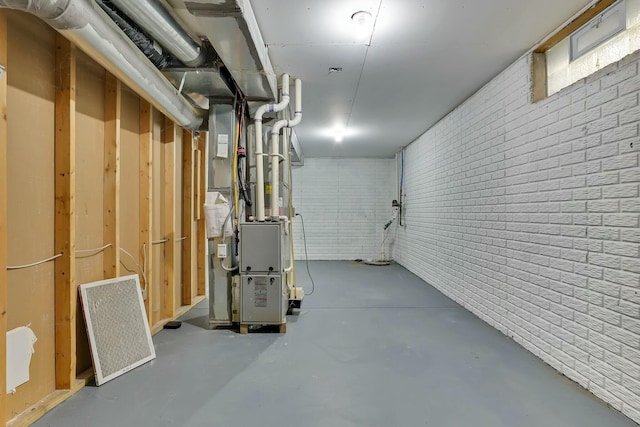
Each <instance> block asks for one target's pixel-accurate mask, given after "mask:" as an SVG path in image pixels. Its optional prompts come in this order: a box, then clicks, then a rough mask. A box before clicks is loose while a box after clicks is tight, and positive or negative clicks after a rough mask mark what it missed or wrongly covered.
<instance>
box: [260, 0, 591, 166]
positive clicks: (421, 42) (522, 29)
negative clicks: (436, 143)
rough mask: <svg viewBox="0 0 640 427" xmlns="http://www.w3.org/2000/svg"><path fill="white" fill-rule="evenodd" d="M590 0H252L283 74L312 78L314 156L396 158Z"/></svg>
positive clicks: (308, 113)
mask: <svg viewBox="0 0 640 427" xmlns="http://www.w3.org/2000/svg"><path fill="white" fill-rule="evenodd" d="M590 3H593V1H591V0H536V1H532V0H251V4H252V7H253V10H254V13H255V15H256V18H257V21H258V25H259V27H260V31H261V33H262V36H263V38H264V41H265V43H266V44H267V46H268V50H269V56H270V58H271V61H272V62H273V65H274V68H275V70H276V72H277V73H278V75H280V74H281V73H283V72H287V73H289V74H291V76H292V77H297V78H301V79H302V80H303V94H304V97H303V110H304V116H303V121H302V124H300V125H299V126H298V128H297V129H296V133H297V134H298V138H299V140H300V143H301V145H302V149H303V152H304V154H305V156H307V157H391V156H393V154H394V153H395V152H397V151H398V150H399V148H400V147H402V146H405V145H407V144H409V143H410V142H412V141H413V140H415V139H416V138H417V137H418V136H420V135H421V134H422V133H423V132H425V131H426V130H427V129H429V128H430V127H431V126H432V125H434V124H435V123H436V122H437V121H438V120H439V119H440V118H442V117H443V116H445V115H446V114H447V113H448V112H450V111H451V110H452V109H454V108H455V107H456V106H457V105H459V104H460V103H461V102H462V101H464V100H465V99H467V98H468V97H469V96H470V95H471V94H473V93H474V92H475V91H476V90H478V89H479V88H480V87H482V86H483V85H484V84H485V83H487V82H488V81H489V80H491V79H492V78H493V77H494V76H495V75H497V74H498V73H499V72H500V71H502V70H504V69H505V68H506V67H507V66H508V65H509V64H511V63H512V62H513V61H515V60H516V59H517V58H518V57H520V56H521V55H522V54H523V53H525V52H526V51H527V50H529V49H530V48H532V47H533V46H534V45H535V44H536V43H538V42H539V41H540V40H541V39H543V38H544V37H545V36H547V35H548V34H550V33H551V32H552V31H554V30H555V29H557V28H558V27H559V26H560V25H562V24H563V23H564V22H566V21H567V20H568V19H569V18H571V17H572V16H573V15H575V14H576V13H577V12H579V11H580V10H581V9H582V8H583V7H585V6H587V5H588V4H590ZM359 10H365V11H369V12H370V13H371V14H372V15H373V19H374V30H373V34H372V37H371V43H370V45H368V46H367V45H366V44H364V43H362V42H358V41H357V38H356V36H354V33H353V23H352V22H351V19H350V18H351V15H352V14H353V13H354V12H356V11H359ZM329 67H342V68H343V71H342V72H341V73H333V74H329ZM344 126H347V133H346V137H345V139H344V141H343V142H342V143H336V142H335V141H334V139H333V131H334V129H335V128H336V127H344Z"/></svg>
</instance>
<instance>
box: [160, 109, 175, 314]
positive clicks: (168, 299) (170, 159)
mask: <svg viewBox="0 0 640 427" xmlns="http://www.w3.org/2000/svg"><path fill="white" fill-rule="evenodd" d="M164 123H165V126H164V134H163V140H162V150H163V154H164V182H163V186H164V188H163V190H162V191H163V192H164V207H163V216H164V227H163V228H164V238H165V239H167V242H166V243H165V244H164V298H163V302H164V307H163V310H162V311H163V313H162V315H163V317H165V318H167V317H173V316H174V315H175V311H176V291H175V275H174V271H175V258H174V253H175V245H174V239H175V231H176V224H175V215H174V212H175V206H174V200H175V194H174V192H175V186H176V182H175V181H176V171H175V161H176V126H175V124H174V123H173V121H171V119H169V118H167V117H165V119H164Z"/></svg>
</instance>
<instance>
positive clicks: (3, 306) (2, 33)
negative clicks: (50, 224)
mask: <svg viewBox="0 0 640 427" xmlns="http://www.w3.org/2000/svg"><path fill="white" fill-rule="evenodd" d="M0 65H2V66H3V67H7V13H6V11H5V10H0ZM6 332H7V75H6V72H5V73H4V75H3V76H2V77H1V78H0V369H3V370H4V369H5V366H6V363H7V360H6V356H7V340H6V339H7V335H6ZM3 373H4V371H3ZM6 389H7V387H6V376H5V375H0V424H3V423H4V422H5V421H6V420H5V414H6V412H7V409H6V408H7V401H6V393H5V390H6Z"/></svg>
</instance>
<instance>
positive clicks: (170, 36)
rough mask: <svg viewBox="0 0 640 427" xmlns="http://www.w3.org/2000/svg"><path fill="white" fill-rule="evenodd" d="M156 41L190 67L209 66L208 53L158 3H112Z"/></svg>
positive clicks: (120, 0)
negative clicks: (207, 63)
mask: <svg viewBox="0 0 640 427" xmlns="http://www.w3.org/2000/svg"><path fill="white" fill-rule="evenodd" d="M111 3H113V4H114V5H115V6H116V7H117V8H118V9H120V10H121V11H122V12H124V13H125V15H127V16H128V17H129V18H131V19H132V20H133V21H134V22H135V23H136V24H138V25H139V26H140V27H141V28H142V29H143V30H144V31H146V32H147V34H149V35H150V36H151V37H153V39H154V40H156V41H157V42H158V43H160V44H161V45H162V46H163V47H164V48H165V49H167V50H168V51H169V52H171V54H172V55H173V56H175V57H176V58H177V59H178V60H179V61H180V62H182V63H183V64H184V65H186V66H188V67H199V66H201V65H202V64H204V63H205V61H206V59H207V57H206V51H205V49H203V48H202V44H201V43H200V42H199V41H198V42H196V41H195V40H193V39H192V38H191V36H190V35H189V34H188V33H187V32H186V31H185V30H184V28H182V26H181V25H180V24H178V22H177V21H176V19H175V18H174V17H173V15H171V13H169V11H168V10H167V9H166V8H165V7H164V6H163V5H162V3H161V2H160V1H158V0H111Z"/></svg>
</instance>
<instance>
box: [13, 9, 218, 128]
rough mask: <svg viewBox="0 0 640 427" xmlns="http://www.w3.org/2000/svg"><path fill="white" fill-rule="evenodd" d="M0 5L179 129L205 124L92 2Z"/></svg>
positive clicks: (198, 113)
mask: <svg viewBox="0 0 640 427" xmlns="http://www.w3.org/2000/svg"><path fill="white" fill-rule="evenodd" d="M0 7H4V8H10V9H16V10H21V11H24V12H28V13H30V14H32V15H34V16H36V17H38V18H40V19H42V20H43V21H45V22H46V23H47V24H49V25H51V26H52V27H53V28H55V29H56V30H57V31H58V32H59V33H60V34H62V35H63V36H64V37H66V38H67V39H68V40H70V41H71V42H72V43H74V44H75V45H77V46H78V47H79V48H80V49H82V50H83V51H84V52H85V53H87V54H88V55H89V56H90V57H92V58H93V59H94V60H95V61H96V62H98V63H99V64H100V65H102V66H103V67H104V68H105V69H107V70H109V71H110V72H111V73H112V74H114V75H115V76H116V77H118V78H119V79H120V80H121V81H122V82H123V83H124V84H126V85H127V86H129V87H130V88H132V89H134V90H136V91H137V92H138V93H139V94H141V95H142V97H143V98H144V99H146V100H147V101H149V102H150V103H151V104H152V105H153V106H154V107H156V108H157V109H158V110H160V111H162V112H163V113H164V114H165V115H167V116H169V117H171V118H172V119H173V120H175V121H176V123H178V124H179V125H180V126H182V127H184V128H187V129H192V130H196V129H199V128H200V126H201V125H202V123H203V121H204V116H205V115H206V112H205V111H202V110H199V109H196V108H195V107H194V106H193V105H191V103H190V102H189V101H188V100H187V99H186V98H184V97H183V96H182V95H180V94H179V93H178V91H177V90H176V88H175V87H173V86H172V85H171V83H169V82H168V81H167V79H165V78H164V76H163V75H162V74H161V73H160V71H158V69H157V68H155V67H154V66H153V64H152V63H151V62H149V60H148V59H147V58H146V57H145V56H144V54H143V53H142V52H141V51H140V50H139V49H138V48H137V47H136V45H135V44H134V43H133V42H132V41H131V40H129V39H128V38H127V36H126V35H125V34H124V33H123V32H122V31H120V29H119V28H118V26H117V25H116V24H115V23H114V22H113V21H112V20H111V19H110V18H109V17H108V16H107V15H106V14H105V12H103V11H102V10H101V9H100V7H99V6H98V5H97V4H96V3H94V2H93V1H91V0H0Z"/></svg>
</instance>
